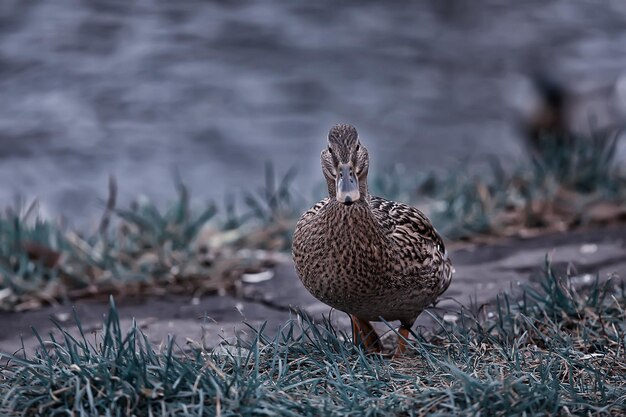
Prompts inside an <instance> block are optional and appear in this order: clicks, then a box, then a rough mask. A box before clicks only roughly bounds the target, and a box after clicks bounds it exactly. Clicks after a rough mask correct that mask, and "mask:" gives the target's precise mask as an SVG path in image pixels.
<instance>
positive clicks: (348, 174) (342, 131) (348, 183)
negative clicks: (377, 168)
mask: <svg viewBox="0 0 626 417" xmlns="http://www.w3.org/2000/svg"><path fill="white" fill-rule="evenodd" d="M321 160H322V171H323V172H324V177H326V183H327V184H328V194H329V196H330V197H331V198H336V199H337V201H339V202H340V203H343V204H345V205H351V204H352V203H354V202H356V201H359V199H365V197H366V196H367V172H368V169H369V156H368V154H367V149H366V148H365V147H364V146H363V145H361V143H360V141H359V135H358V133H357V131H356V129H355V128H354V126H351V125H345V124H341V125H335V126H333V127H332V128H331V129H330V132H329V133H328V146H327V147H326V149H324V150H323V151H322V155H321Z"/></svg>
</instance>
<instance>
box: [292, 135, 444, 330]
mask: <svg viewBox="0 0 626 417" xmlns="http://www.w3.org/2000/svg"><path fill="white" fill-rule="evenodd" d="M328 144H329V148H328V149H326V150H324V151H322V155H321V160H322V171H323V173H324V176H325V177H326V181H327V184H328V192H329V197H328V198H325V199H324V200H322V201H320V202H319V203H317V204H316V205H315V206H313V207H312V208H311V209H309V210H308V211H307V212H306V213H304V215H303V216H302V217H301V218H300V220H299V221H298V224H297V226H296V230H295V233H294V237H293V258H294V261H295V264H296V270H297V272H298V275H299V276H300V279H301V280H302V282H303V284H304V286H305V287H306V288H307V289H308V290H309V291H310V292H311V294H313V295H314V296H315V297H316V298H318V299H319V300H321V301H323V302H324V303H326V304H328V305H330V306H332V307H334V308H336V309H338V310H342V311H345V312H346V313H348V314H351V315H352V316H353V317H357V318H358V319H360V320H364V321H377V320H380V319H381V318H382V319H384V320H387V321H392V320H400V322H401V324H402V327H403V328H405V329H406V328H407V326H408V327H410V326H411V325H412V324H413V322H414V321H415V319H416V318H417V316H418V315H419V314H420V313H421V312H422V311H423V310H424V309H425V308H426V307H427V306H429V305H430V304H432V303H433V302H434V301H435V300H436V299H437V297H438V296H439V295H441V294H442V293H443V292H444V291H445V290H446V289H447V288H448V286H449V285H450V280H451V277H452V270H453V269H452V266H451V263H450V259H449V258H448V256H447V252H446V250H445V247H444V243H443V240H442V239H441V237H440V236H439V234H437V232H436V230H435V229H434V227H433V226H432V224H431V223H430V221H429V220H428V219H427V218H426V216H424V214H423V213H422V212H420V211H419V210H418V209H416V208H414V207H410V206H408V205H406V204H402V203H397V202H394V201H389V200H385V199H383V198H380V197H374V196H370V195H369V192H368V189H367V171H368V169H369V157H368V153H367V149H366V148H365V147H364V146H362V145H361V144H360V142H359V140H358V135H357V133H356V129H354V127H352V126H349V125H338V126H335V127H333V128H332V129H331V131H330V133H329V142H328ZM342 164H343V165H345V166H349V167H350V170H351V172H352V171H353V172H354V175H355V179H356V180H357V182H358V189H359V192H360V198H359V199H358V200H357V201H354V202H351V204H347V203H345V202H341V201H339V200H341V199H340V198H338V197H337V184H338V181H339V178H338V176H339V175H341V174H339V173H338V172H339V171H338V168H337V167H338V166H342ZM346 164H347V165H346ZM344 172H348V171H344ZM348 203H350V201H348Z"/></svg>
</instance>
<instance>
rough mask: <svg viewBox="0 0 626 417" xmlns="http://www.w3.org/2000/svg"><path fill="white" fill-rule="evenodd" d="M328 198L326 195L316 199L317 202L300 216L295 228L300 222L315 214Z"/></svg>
mask: <svg viewBox="0 0 626 417" xmlns="http://www.w3.org/2000/svg"><path fill="white" fill-rule="evenodd" d="M329 200H330V199H329V198H328V197H326V198H325V199H323V200H320V201H318V202H317V203H315V205H314V206H313V207H311V208H310V209H308V210H307V211H306V212H305V213H304V214H303V215H302V216H301V217H300V220H298V223H296V230H297V229H298V228H299V226H300V225H301V224H306V223H307V222H308V221H309V220H310V219H311V218H312V217H315V215H316V214H317V213H319V211H320V210H321V209H322V208H323V207H324V206H325V205H326V204H328V201H329Z"/></svg>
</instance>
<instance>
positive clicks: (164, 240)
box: [0, 136, 626, 310]
mask: <svg viewBox="0 0 626 417" xmlns="http://www.w3.org/2000/svg"><path fill="white" fill-rule="evenodd" d="M553 139H554V138H549V137H548V138H546V139H545V140H544V141H541V142H540V143H541V144H544V145H542V146H543V148H540V149H539V150H536V149H535V150H534V151H533V152H532V153H531V157H530V160H529V161H527V162H522V163H519V164H518V165H516V166H515V167H513V168H510V167H505V166H504V165H503V163H502V162H500V161H496V160H490V162H489V164H488V166H489V169H488V170H487V172H481V173H476V174H469V175H468V174H467V172H471V170H469V169H467V167H466V166H460V167H459V168H458V170H456V171H454V172H451V173H448V174H446V175H435V174H432V173H431V174H423V175H417V176H415V175H413V176H411V175H409V174H407V172H405V171H404V170H403V169H402V168H401V167H394V168H393V169H389V170H385V171H383V172H382V173H381V174H380V175H373V176H372V178H371V179H370V184H371V188H372V192H373V193H374V194H377V195H382V196H384V197H387V198H392V199H396V200H400V201H405V202H408V203H410V204H414V205H417V206H419V207H420V208H422V209H423V210H424V211H425V212H426V213H427V215H428V216H429V217H430V218H431V219H432V221H433V223H434V224H435V226H436V227H437V229H438V230H439V231H440V232H441V233H442V234H443V235H444V236H445V237H446V238H447V239H448V240H480V239H492V238H494V237H500V236H510V235H531V234H533V233H540V232H545V231H563V230H568V229H571V228H575V227H579V226H585V225H594V224H599V223H610V222H615V221H620V220H626V171H625V170H626V167H625V166H624V165H623V163H620V161H619V160H618V157H617V153H616V149H617V136H603V137H593V138H586V137H571V138H570V137H568V138H566V140H556V139H554V140H553ZM460 173H462V174H460ZM294 176H295V171H293V170H290V171H289V172H287V173H286V174H285V175H283V176H282V177H279V176H277V175H276V173H275V172H274V169H273V166H272V165H271V164H267V165H266V169H265V182H264V185H263V186H262V187H260V188H259V189H258V190H255V191H248V192H245V193H244V194H243V196H241V198H239V199H236V198H235V197H234V196H228V197H227V198H226V199H225V200H224V203H223V204H222V205H217V204H213V203H209V204H206V205H205V207H203V208H202V209H201V210H199V211H198V210H192V208H191V204H190V195H189V194H190V193H189V190H188V189H187V188H186V187H185V186H184V185H183V184H182V183H180V181H177V185H176V190H177V198H176V199H175V200H174V201H173V203H171V204H170V205H169V207H167V208H166V209H164V210H163V209H160V208H159V207H157V206H156V205H154V204H153V203H151V202H149V201H145V200H138V201H137V202H135V203H133V204H131V206H130V207H128V208H120V207H118V206H117V205H116V199H117V198H116V195H117V186H116V183H115V181H114V180H113V179H112V180H111V181H110V184H109V197H108V199H107V201H106V202H105V203H104V206H105V209H104V213H103V216H102V220H101V222H100V226H99V227H98V230H97V231H96V232H95V233H93V234H91V235H84V234H81V233H78V232H76V231H74V230H67V228H64V227H62V226H60V225H59V224H57V223H55V222H51V221H44V220H42V219H40V218H38V217H37V207H36V204H30V205H26V204H24V203H22V204H17V205H16V206H15V207H14V208H13V209H10V210H7V211H6V212H5V213H2V214H1V215H0V309H5V310H24V309H31V308H37V307H39V306H41V305H42V304H46V303H56V302H59V301H63V300H66V299H76V298H81V297H93V296H98V295H102V294H104V295H106V294H111V293H113V294H120V295H126V294H136V293H142V294H143V293H157V294H159V293H163V292H165V291H168V292H178V293H195V294H196V295H201V294H204V293H225V292H236V291H237V288H238V282H239V280H240V278H241V276H242V275H243V274H244V273H246V272H257V271H260V270H262V269H263V268H266V267H268V266H271V265H272V263H273V260H272V259H273V258H272V255H271V254H272V253H275V252H279V251H286V250H289V248H290V246H291V235H292V231H293V227H294V225H295V222H296V220H297V218H298V217H299V215H300V213H302V212H303V211H304V209H305V208H306V207H307V206H308V205H309V204H311V201H306V202H305V201H304V200H305V199H303V198H301V197H299V196H298V195H297V194H296V193H294V191H293V187H292V183H293V179H294ZM318 197H321V196H318ZM311 200H314V199H311ZM237 202H239V203H238V204H237Z"/></svg>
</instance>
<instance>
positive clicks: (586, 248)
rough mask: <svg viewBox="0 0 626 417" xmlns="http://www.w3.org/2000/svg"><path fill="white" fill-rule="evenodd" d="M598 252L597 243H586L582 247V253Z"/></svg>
mask: <svg viewBox="0 0 626 417" xmlns="http://www.w3.org/2000/svg"><path fill="white" fill-rule="evenodd" d="M597 251H598V245H596V244H595V243H585V244H584V245H582V246H581V247H580V253H584V254H591V253H596V252H597Z"/></svg>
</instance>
